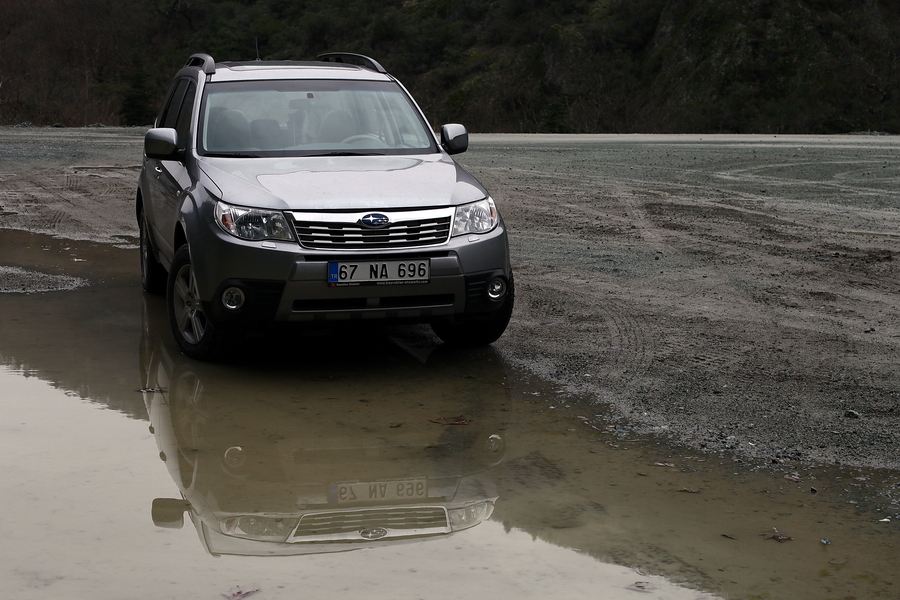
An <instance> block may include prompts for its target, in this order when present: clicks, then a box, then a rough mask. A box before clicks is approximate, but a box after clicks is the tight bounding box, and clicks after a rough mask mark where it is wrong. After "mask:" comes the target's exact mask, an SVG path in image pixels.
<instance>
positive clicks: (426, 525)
mask: <svg viewBox="0 0 900 600" xmlns="http://www.w3.org/2000/svg"><path fill="white" fill-rule="evenodd" d="M376 527H381V528H384V529H388V530H411V529H418V530H428V529H431V530H434V529H436V528H447V527H449V524H448V523H447V512H446V511H445V510H444V509H443V508H442V507H440V506H420V507H411V508H373V509H365V510H352V511H341V512H326V513H316V514H310V515H303V517H301V518H300V525H299V527H297V530H296V531H295V532H294V537H315V538H320V537H321V536H342V534H348V533H357V532H359V531H362V530H364V529H373V528H376Z"/></svg>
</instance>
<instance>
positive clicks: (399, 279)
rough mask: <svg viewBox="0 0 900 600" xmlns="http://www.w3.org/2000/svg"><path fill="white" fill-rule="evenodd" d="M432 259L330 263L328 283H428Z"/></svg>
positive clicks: (332, 285)
mask: <svg viewBox="0 0 900 600" xmlns="http://www.w3.org/2000/svg"><path fill="white" fill-rule="evenodd" d="M430 277H431V260H430V259H427V258H425V259H419V260H373V261H356V262H350V261H346V262H331V263H328V285H329V286H331V287H342V286H351V285H403V284H412V283H428V280H429V278H430Z"/></svg>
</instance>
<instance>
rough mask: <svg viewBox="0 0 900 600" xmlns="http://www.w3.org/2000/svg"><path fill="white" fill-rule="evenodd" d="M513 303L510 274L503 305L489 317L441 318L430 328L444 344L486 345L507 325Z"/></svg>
mask: <svg viewBox="0 0 900 600" xmlns="http://www.w3.org/2000/svg"><path fill="white" fill-rule="evenodd" d="M514 304H515V285H514V283H513V278H512V274H510V277H509V291H508V292H507V294H506V299H505V300H503V305H502V306H501V307H500V308H499V309H497V311H495V312H494V313H493V315H491V317H490V318H489V319H485V320H477V321H464V322H455V321H453V320H450V319H442V320H440V321H433V322H432V323H431V330H432V331H434V334H435V335H436V336H438V337H439V338H441V340H442V341H443V342H444V343H445V344H449V345H451V346H461V347H476V346H487V345H488V344H493V343H494V342H496V341H497V340H498V339H500V336H501V335H503V332H504V331H506V326H507V325H509V320H510V318H511V317H512V311H513V306H514Z"/></svg>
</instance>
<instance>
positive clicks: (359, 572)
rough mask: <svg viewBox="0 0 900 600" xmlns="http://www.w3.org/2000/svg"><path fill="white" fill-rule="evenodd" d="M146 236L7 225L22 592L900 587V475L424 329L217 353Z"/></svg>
mask: <svg viewBox="0 0 900 600" xmlns="http://www.w3.org/2000/svg"><path fill="white" fill-rule="evenodd" d="M491 152H494V150H492V151H491ZM123 165H126V166H127V161H123ZM123 165H112V166H111V168H112V167H114V168H112V170H111V172H113V175H111V176H109V177H110V178H112V179H115V178H116V177H120V178H124V177H125V176H124V175H116V173H119V172H125V170H123V169H120V167H122V166H123ZM116 169H119V170H118V171H117V170H116ZM488 172H490V171H488ZM104 174H107V175H108V173H107V172H106V171H104ZM498 178H499V176H498ZM90 182H91V179H90V178H88V179H87V182H84V181H82V182H80V183H78V185H77V186H74V184H73V186H72V187H77V188H78V189H81V188H82V187H83V188H84V189H85V190H87V189H89V188H90V185H89V184H90ZM45 191H46V194H47V198H49V200H48V202H50V201H53V198H54V197H56V198H57V201H59V202H60V206H64V205H65V204H66V202H67V201H65V200H59V198H58V197H57V196H55V195H54V193H53V192H52V190H49V191H47V190H45ZM501 193H502V191H501ZM0 205H3V202H2V201H0ZM510 212H513V211H510ZM126 214H127V211H125V210H121V209H118V212H115V211H114V215H121V219H122V220H123V222H124V220H125V216H124V215H126ZM15 218H20V217H19V215H15ZM115 218H119V216H116V217H115ZM117 232H118V233H117ZM121 233H122V232H121V227H119V228H117V227H111V228H110V235H108V236H100V239H103V240H104V241H105V242H106V243H96V242H90V241H86V240H82V241H75V240H72V239H67V238H66V237H62V236H59V235H57V236H56V237H52V236H50V235H46V234H41V233H26V232H22V231H17V230H11V229H5V230H0V315H2V318H0V364H2V367H0V397H2V404H3V406H4V418H3V420H2V425H0V427H2V435H0V440H2V441H0V443H2V444H3V450H4V455H5V456H6V460H5V461H3V466H2V477H3V480H4V486H3V490H2V492H0V495H2V505H3V506H4V507H5V508H6V510H7V511H8V512H9V515H10V516H9V517H8V518H7V519H5V520H4V523H3V525H2V526H0V531H2V539H3V540H4V542H5V543H4V545H3V547H2V551H0V556H2V559H3V561H2V562H3V567H0V569H2V570H0V577H2V580H3V581H4V583H5V589H6V592H7V593H8V594H9V595H10V596H11V597H16V598H39V599H43V598H48V599H49V598H54V599H55V598H84V597H94V598H111V599H112V598H116V599H118V598H135V599H137V598H141V599H144V598H187V597H189V598H219V597H222V596H223V595H224V596H225V597H238V596H239V595H240V593H241V592H250V591H254V590H258V591H255V592H254V594H253V596H252V597H254V598H260V599H261V600H262V599H265V598H298V597H356V596H360V595H362V596H366V597H372V598H389V597H390V598H456V597H468V596H478V597H483V596H486V595H490V596H493V597H498V598H546V597H555V598H597V597H602V598H613V599H617V598H632V597H635V598H639V597H650V598H660V599H662V598H688V599H692V598H705V597H709V596H718V597H725V598H743V599H753V598H791V599H807V598H808V599H825V598H835V599H838V598H841V599H846V598H857V599H863V598H895V597H897V596H898V593H900V592H898V585H900V576H898V574H897V573H898V568H897V567H898V566H900V561H898V558H897V546H898V542H900V532H898V530H897V523H898V521H900V500H898V498H900V474H898V472H897V471H895V470H890V469H864V468H860V467H851V466H843V467H841V466H838V465H818V464H816V463H799V462H796V463H793V462H790V461H783V462H780V463H779V464H777V465H776V466H777V468H773V467H772V466H771V463H769V461H759V460H752V459H750V458H748V457H746V456H745V457H743V458H742V457H741V455H739V454H738V455H731V454H727V455H726V454H719V453H711V452H700V451H699V450H693V449H690V448H689V447H686V446H684V445H678V444H674V443H673V442H672V441H671V440H670V439H669V438H662V437H654V435H653V434H648V433H645V432H644V429H643V428H641V427H637V426H634V424H633V423H632V422H631V421H628V420H623V419H622V418H621V414H620V413H619V412H618V411H617V410H615V408H614V406H613V405H605V404H603V403H599V402H597V399H596V398H595V397H591V396H585V397H582V396H579V393H578V390H577V389H574V388H573V387H572V386H569V385H565V384H564V383H561V382H559V381H553V379H554V378H553V377H539V376H538V375H541V372H540V369H535V370H531V371H526V370H523V369H522V367H521V364H519V362H518V361H516V360H513V359H512V358H511V357H510V354H509V349H510V348H514V347H516V346H514V345H513V346H504V345H503V344H500V345H499V346H500V347H499V348H498V349H486V350H477V351H465V352H461V351H457V352H450V351H448V350H447V349H446V348H444V347H442V346H441V345H440V344H439V343H438V342H437V341H436V340H435V339H434V338H433V337H432V336H431V335H430V333H429V332H428V330H427V329H426V328H420V327H404V328H387V329H384V330H380V331H373V332H370V333H368V334H366V335H361V334H359V333H358V332H352V331H319V332H308V331H288V332H285V334H284V335H283V336H281V337H279V338H269V339H266V340H264V341H263V342H261V343H258V344H256V345H254V346H253V347H251V348H244V349H241V350H240V351H239V353H238V354H237V355H236V360H235V361H233V362H232V363H230V364H223V365H210V364H204V363H197V362H195V361H190V360H188V359H186V358H184V357H181V356H180V355H179V354H178V353H177V350H175V348H174V346H173V344H172V342H171V336H170V334H169V333H168V330H167V329H166V323H165V315H164V307H163V306H162V303H161V301H160V299H159V298H155V297H145V296H144V295H143V294H142V293H141V291H140V284H139V280H138V274H137V251H136V249H135V248H134V246H133V242H131V243H129V240H130V238H127V236H123V235H121ZM126 233H127V232H126ZM523 250H526V251H530V250H528V248H524V247H523ZM540 256H541V255H540V254H530V255H528V256H526V257H525V258H524V260H523V261H522V263H523V264H524V266H525V267H526V268H523V269H522V273H523V275H525V277H524V279H525V280H526V281H529V268H530V269H531V271H530V273H531V275H530V277H531V278H532V279H531V281H533V282H537V283H533V284H532V285H539V282H540V278H539V277H537V276H536V274H535V273H534V271H535V268H536V267H535V264H536V261H537V260H538V259H539V258H540ZM23 282H24V283H23ZM23 285H25V286H30V287H28V289H31V290H39V291H37V292H34V291H33V292H32V293H24V292H22V291H21V290H22V289H23V288H22V286H23ZM604 314H605V315H607V316H608V315H609V314H610V313H609V309H607V310H606V311H605V312H604ZM526 316H527V317H528V319H530V320H528V321H525V322H523V323H521V324H514V329H513V331H512V334H513V339H515V338H516V337H517V336H521V335H522V332H523V331H525V330H527V329H528V328H530V327H533V323H532V321H531V320H533V318H534V317H533V316H532V315H531V313H526ZM516 327H517V328H518V329H515V328H516ZM622 331H623V336H626V335H627V332H625V330H624V328H623V330H622ZM626 341H627V340H626ZM623 349H624V350H628V349H629V348H628V347H627V346H623ZM513 358H514V357H513ZM613 362H615V361H613ZM634 364H635V363H632V366H633V365H634ZM873 369H874V367H873ZM535 373H537V375H536V374H535ZM436 515H437V516H436ZM339 516H340V517H341V519H339V518H338V517H339ZM301 517H302V519H301ZM348 517H352V519H350V520H348ZM384 523H391V524H392V526H391V527H385V526H384ZM361 531H365V532H366V534H365V538H367V539H363V538H362V537H361V536H359V535H358V534H359V532H361ZM410 532H414V535H413V536H412V537H409V534H410ZM225 534H228V535H225ZM284 540H290V542H289V543H285V541H284ZM351 550H352V551H351Z"/></svg>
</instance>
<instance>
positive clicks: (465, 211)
mask: <svg viewBox="0 0 900 600" xmlns="http://www.w3.org/2000/svg"><path fill="white" fill-rule="evenodd" d="M499 221H500V215H499V213H498V212H497V207H496V206H494V201H493V200H492V199H491V198H485V199H484V200H479V201H478V202H472V203H471V204H463V205H462V206H457V207H456V216H455V217H454V218H453V235H465V234H467V233H487V232H488V231H490V230H491V229H493V228H494V227H496V226H497V223H498V222H499Z"/></svg>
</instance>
